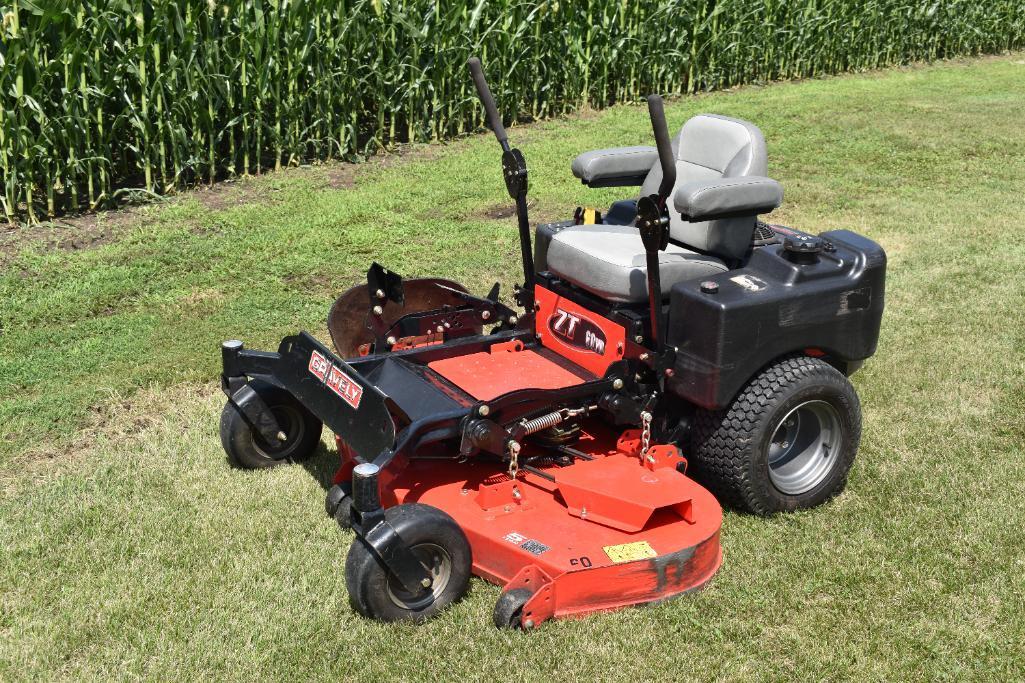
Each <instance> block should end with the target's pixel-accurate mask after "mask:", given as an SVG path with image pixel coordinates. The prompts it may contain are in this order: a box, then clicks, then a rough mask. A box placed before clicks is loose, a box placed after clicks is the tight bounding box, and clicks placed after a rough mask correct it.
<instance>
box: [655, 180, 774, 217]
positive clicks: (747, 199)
mask: <svg viewBox="0 0 1025 683" xmlns="http://www.w3.org/2000/svg"><path fill="white" fill-rule="evenodd" d="M782 202H783V188H782V187H781V186H780V184H779V183H777V182H776V181H775V180H773V179H772V178H765V177H763V176H755V175H751V176H740V177H738V178H719V179H716V180H693V181H691V182H687V183H682V184H681V185H679V186H677V188H676V192H674V193H673V206H675V207H676V210H677V211H679V212H680V214H681V215H682V216H683V217H684V218H685V219H687V220H689V221H710V220H715V219H719V218H734V217H737V216H757V215H759V214H763V213H768V212H770V211H772V210H773V209H775V208H776V207H777V206H779V205H780V204H781V203H782Z"/></svg>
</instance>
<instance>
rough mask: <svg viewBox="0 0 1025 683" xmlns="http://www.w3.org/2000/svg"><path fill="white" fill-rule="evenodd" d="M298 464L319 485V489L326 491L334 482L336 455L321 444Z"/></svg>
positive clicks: (325, 445) (336, 467) (336, 466)
mask: <svg viewBox="0 0 1025 683" xmlns="http://www.w3.org/2000/svg"><path fill="white" fill-rule="evenodd" d="M299 464H300V465H302V468H303V469H304V470H306V472H307V473H308V474H309V475H310V476H311V477H312V478H313V480H314V481H316V482H317V483H318V484H319V485H320V488H322V489H324V490H325V491H327V490H328V489H329V488H331V484H332V483H333V482H334V476H335V472H337V471H338V453H337V452H335V451H334V450H333V449H329V448H328V447H327V444H325V443H323V442H321V444H320V445H319V446H317V450H315V451H314V452H313V455H312V456H311V457H310V458H309V459H307V460H304V461H302V462H301V463H299Z"/></svg>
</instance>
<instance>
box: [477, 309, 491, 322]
mask: <svg viewBox="0 0 1025 683" xmlns="http://www.w3.org/2000/svg"><path fill="white" fill-rule="evenodd" d="M480 318H481V320H490V319H491V311H481V312H480Z"/></svg>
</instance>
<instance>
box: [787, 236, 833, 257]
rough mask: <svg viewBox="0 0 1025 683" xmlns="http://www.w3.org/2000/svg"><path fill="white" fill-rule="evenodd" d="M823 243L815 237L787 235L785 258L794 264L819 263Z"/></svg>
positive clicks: (819, 238)
mask: <svg viewBox="0 0 1025 683" xmlns="http://www.w3.org/2000/svg"><path fill="white" fill-rule="evenodd" d="M822 247H823V241H822V238H821V237H816V236H815V235H787V236H786V237H785V238H784V239H783V257H784V258H786V259H787V260H788V261H791V262H792V263H800V264H808V263H818V260H819V254H821V253H822Z"/></svg>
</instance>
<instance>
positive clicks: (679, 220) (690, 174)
mask: <svg viewBox="0 0 1025 683" xmlns="http://www.w3.org/2000/svg"><path fill="white" fill-rule="evenodd" d="M673 151H674V153H675V155H676V174H677V177H676V186H675V188H674V192H675V190H676V189H677V188H680V187H681V186H682V185H687V184H688V183H690V184H691V185H689V186H688V187H696V185H695V183H699V181H706V182H705V183H699V184H701V185H708V182H707V181H717V180H720V179H722V178H739V177H742V176H762V175H764V174H765V171H766V166H767V161H768V159H767V154H766V150H765V139H764V138H763V137H762V133H761V131H759V130H758V128H757V127H755V126H754V125H752V124H750V123H748V122H746V121H740V120H738V119H731V118H727V117H725V116H717V115H715V114H701V115H698V116H695V117H693V118H691V119H690V120H689V121H687V122H686V123H685V124H684V125H683V128H682V129H681V130H680V134H679V135H678V136H677V138H676V140H674V141H673ZM573 173H574V175H576V176H577V177H578V178H580V179H581V180H582V181H583V182H584V183H585V184H588V185H591V186H595V187H607V186H620V185H641V196H646V195H649V194H653V193H655V192H656V191H657V189H658V185H659V183H660V182H661V181H662V169H661V167H660V165H659V163H658V154H657V152H656V151H655V148H654V147H626V148H619V149H607V150H597V151H593V152H585V153H584V154H581V155H580V156H579V157H577V159H575V160H574V162H573ZM762 180H765V179H762ZM768 182H770V183H772V181H768ZM773 184H774V183H773ZM732 185H734V186H736V187H735V188H734V187H729V188H726V190H727V191H728V192H737V191H741V192H742V191H744V187H743V184H742V183H733V184H732ZM777 187H778V186H777ZM708 194H709V193H708V192H704V191H703V192H702V195H701V196H708ZM780 199H781V197H780ZM684 205H687V204H686V203H684ZM776 205H778V201H777V202H776ZM670 206H673V203H672V201H670ZM754 225H755V216H754V215H751V216H742V217H735V216H731V217H727V218H719V219H717V220H707V221H699V222H691V221H687V220H684V218H683V217H681V215H680V213H679V211H678V210H670V244H669V247H668V248H667V249H666V250H665V251H663V252H660V253H659V264H660V270H659V273H660V276H661V281H662V288H663V291H664V292H665V293H666V294H667V295H668V293H669V290H670V289H671V288H672V286H673V285H674V284H676V283H677V282H682V281H684V280H690V279H694V278H701V277H707V276H709V275H713V274H715V273H719V272H722V271H725V270H727V269H728V265H727V263H728V262H732V261H736V260H737V259H740V258H742V257H743V256H744V254H745V253H746V251H747V249H748V247H749V245H750V242H751V234H752V231H753V230H754ZM544 262H545V264H546V267H547V268H548V270H550V271H551V272H553V273H554V274H556V275H558V276H560V277H563V278H565V279H567V280H569V281H570V282H573V283H574V284H576V285H578V286H580V287H581V288H583V289H586V290H588V291H590V292H593V293H594V294H597V295H599V296H601V297H604V298H606V299H609V300H611V301H618V302H636V301H643V300H644V299H645V298H647V295H648V287H647V269H646V267H645V255H644V247H643V245H642V244H641V238H640V235H639V234H638V232H637V230H636V228H634V227H632V226H625V225H578V226H573V227H569V228H566V229H564V230H561V231H559V232H558V233H556V234H555V235H553V236H552V238H551V242H550V244H549V245H548V248H547V252H546V253H545V254H544Z"/></svg>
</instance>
